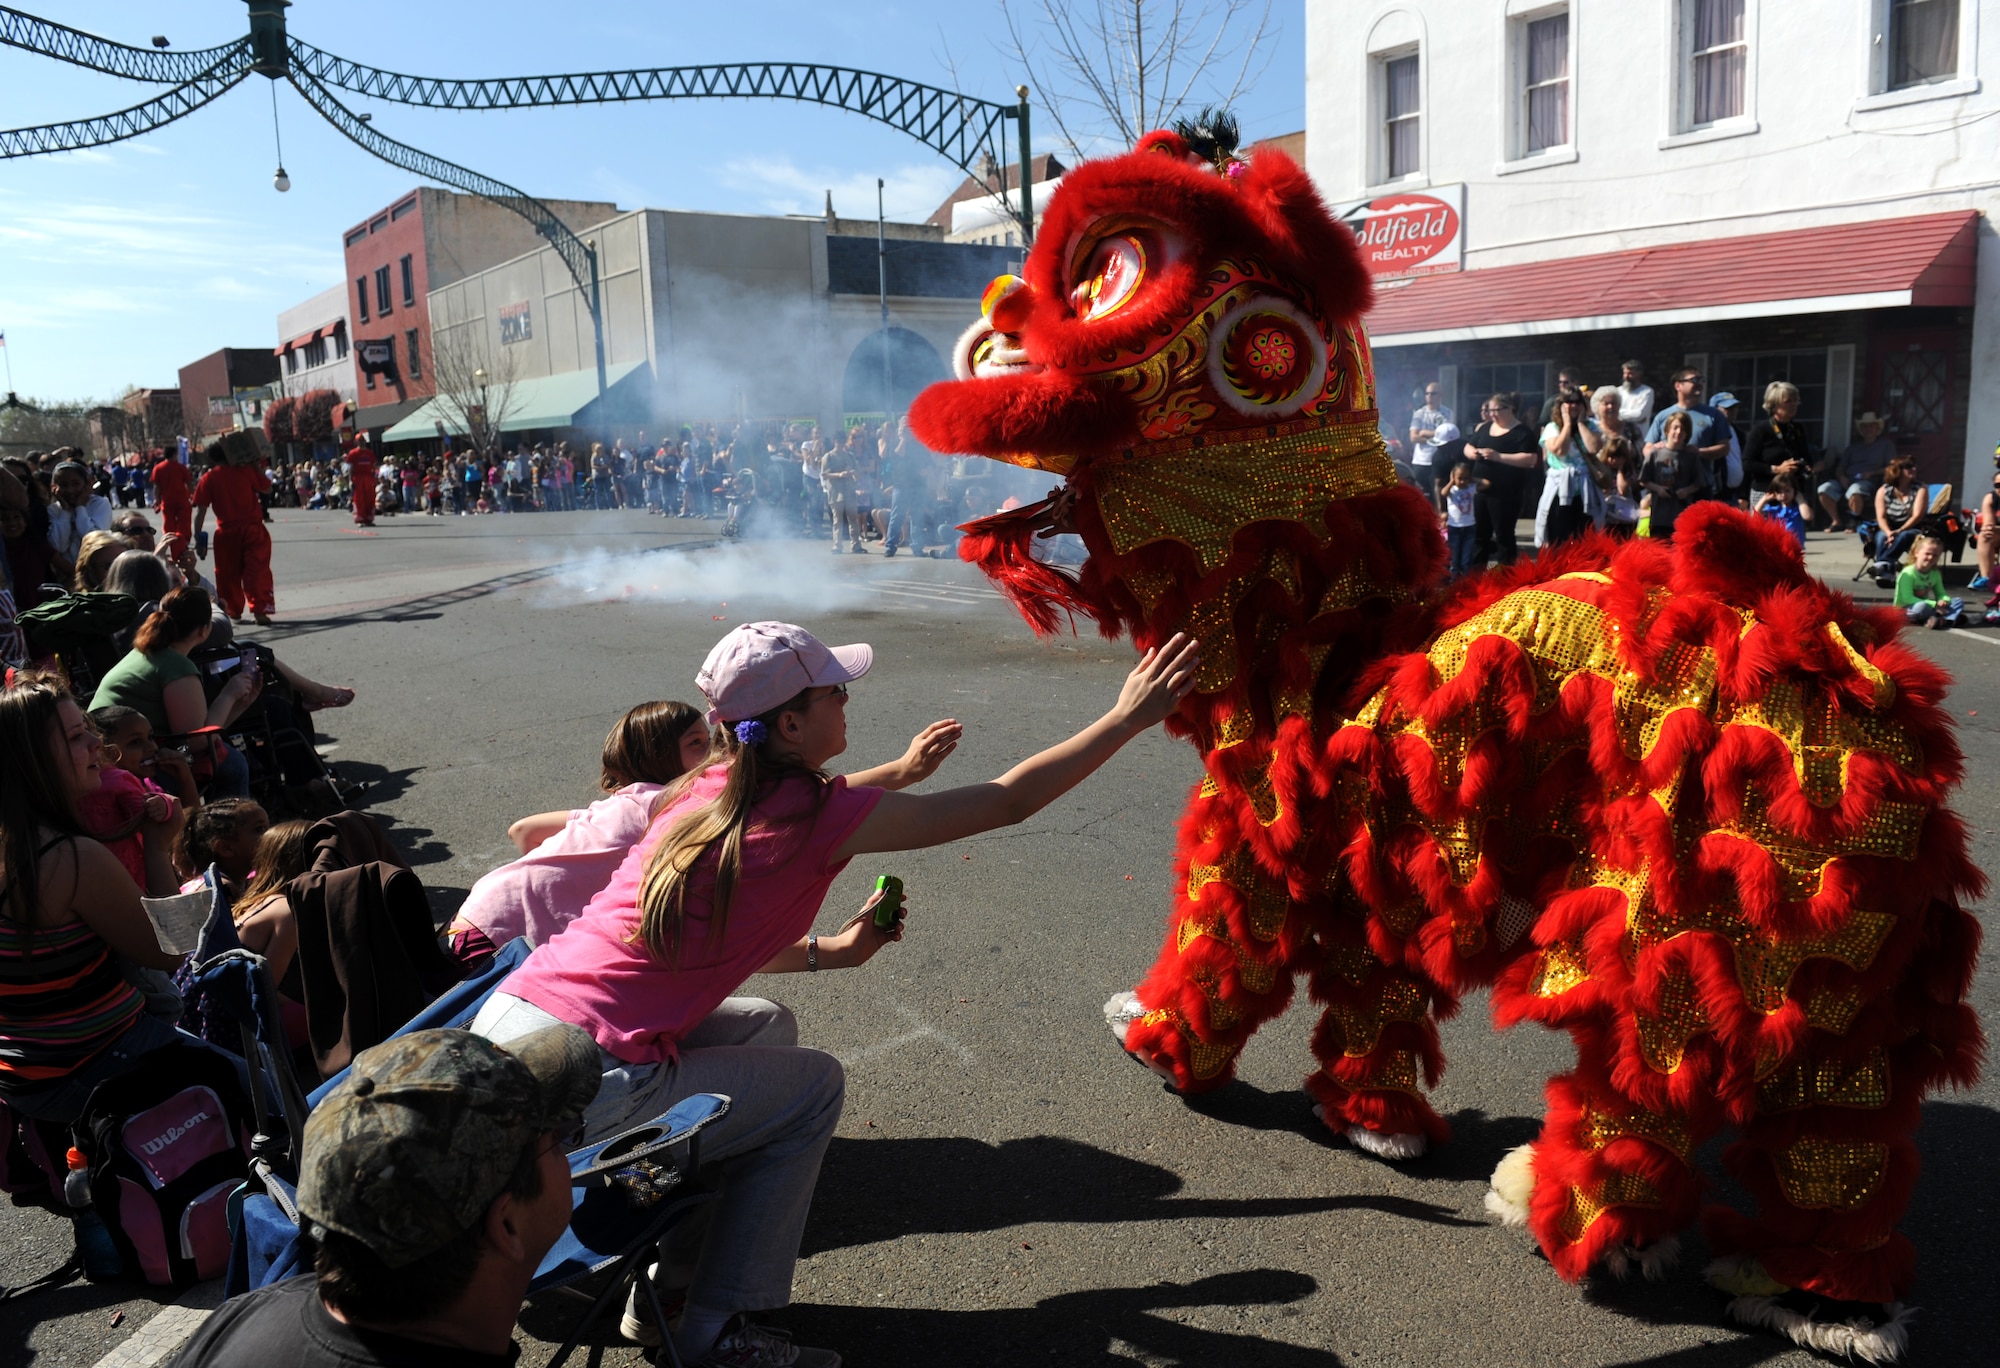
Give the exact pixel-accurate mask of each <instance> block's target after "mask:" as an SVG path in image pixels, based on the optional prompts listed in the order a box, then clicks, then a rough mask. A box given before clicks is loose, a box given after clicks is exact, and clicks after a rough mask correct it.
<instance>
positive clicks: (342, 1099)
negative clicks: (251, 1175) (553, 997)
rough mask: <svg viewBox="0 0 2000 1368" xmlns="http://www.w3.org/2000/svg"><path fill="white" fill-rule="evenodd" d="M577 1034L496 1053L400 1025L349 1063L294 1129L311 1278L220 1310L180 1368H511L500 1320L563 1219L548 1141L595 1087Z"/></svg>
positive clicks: (548, 1036)
mask: <svg viewBox="0 0 2000 1368" xmlns="http://www.w3.org/2000/svg"><path fill="white" fill-rule="evenodd" d="M601 1068H602V1066H601V1065H600V1064H599V1062H598V1054H597V1046H596V1044H595V1042H593V1041H592V1040H591V1038H590V1036H589V1035H588V1034H587V1033H585V1032H584V1031H582V1030H579V1029H578V1028H577V1027H575V1026H570V1025H556V1026H550V1027H546V1028H544V1029H543V1030H540V1031H537V1032H535V1033H533V1034H532V1035H527V1036H523V1037H521V1038H519V1039H517V1040H512V1041H509V1042H508V1043H507V1045H506V1046H505V1047H504V1048H503V1047H501V1046H498V1045H495V1044H493V1043H492V1042H491V1041H489V1040H487V1039H485V1038H484V1037H482V1036H476V1035H473V1034H472V1033H471V1032H469V1031H413V1032H411V1033H410V1034H409V1035H406V1036H399V1037H397V1038H396V1039H394V1040H390V1041H387V1042H385V1043H383V1044H381V1045H377V1046H375V1047H374V1048H372V1049H369V1050H365V1051H363V1052H362V1053H361V1054H359V1055H357V1056H356V1057H355V1060H354V1067H353V1070H352V1071H351V1072H350V1073H349V1074H348V1076H347V1078H346V1079H345V1080H344V1081H343V1082H342V1083H341V1084H340V1086H339V1087H337V1088H335V1089H334V1090H333V1091H332V1092H331V1093H329V1094H328V1095H327V1097H326V1099H325V1100H324V1101H322V1102H321V1103H320V1104H319V1106H318V1107H317V1108H316V1109H315V1110H314V1111H313V1114H312V1116H311V1117H310V1118H309V1119H308V1120H307V1122H306V1129H305V1152H304V1158H303V1161H302V1163H301V1165H300V1175H299V1188H298V1209H299V1221H300V1224H301V1226H302V1227H303V1229H304V1231H305V1233H306V1234H307V1235H308V1236H309V1237H310V1238H311V1240H312V1241H313V1243H314V1244H315V1245H316V1246H317V1252H316V1257H315V1261H314V1269H315V1271H314V1273H313V1274H311V1275H307V1276H304V1277H299V1278H293V1279H291V1280H289V1281H287V1282H281V1283H277V1284H274V1285H272V1286H270V1287H266V1288H262V1289H260V1290H259V1291H256V1292H253V1293H250V1294H249V1295H248V1296H244V1297H238V1298H236V1299H234V1300H232V1301H230V1302H229V1303H228V1304H227V1305H225V1306H224V1307H223V1308H222V1309H221V1310H220V1311H218V1312H217V1313H216V1314H215V1315H213V1316H211V1317H210V1318H209V1320H208V1321H207V1323H206V1324H204V1325H203V1327H202V1328H201V1330H200V1331H199V1332H198V1333H197V1334H196V1336H195V1337H194V1339H192V1340H191V1341H189V1343H188V1345H187V1347H186V1349H185V1350H183V1352H182V1354H181V1357H180V1358H179V1359H177V1360H176V1364H177V1365H179V1366H180V1368H229V1366H230V1365H236V1364H243V1365H251V1364H257V1365H263V1364H270V1363H279V1362H282V1363H286V1364H298V1365H304V1366H305V1368H320V1365H334V1364H339V1365H342V1366H343V1368H355V1365H361V1364H384V1365H396V1366H397V1368H402V1365H408V1366H409V1368H437V1364H438V1363H439V1362H440V1359H439V1355H438V1349H439V1347H440V1346H445V1347H449V1348H451V1349H455V1350H458V1351H460V1352H459V1353H457V1354H453V1355H449V1356H448V1357H449V1359H450V1361H451V1362H452V1363H453V1364H454V1365H457V1364H461V1363H462V1364H464V1365H467V1366H468V1368H471V1366H472V1365H481V1364H485V1363H488V1362H490V1363H492V1364H495V1365H501V1364H508V1363H511V1362H512V1359H513V1356H514V1345H513V1330H514V1319H515V1317H516V1316H517V1315H518V1314H519V1312H520V1307H521V1299H522V1297H523V1296H524V1295H525V1294H526V1291H527V1287H528V1283H529V1282H530V1281H531V1280H532V1279H533V1277H534V1273H535V1269H536V1267H537V1266H538V1265H539V1264H540V1263H541V1259H542V1256H543V1255H544V1254H546V1253H547V1252H548V1251H549V1248H550V1246H552V1245H553V1244H554V1243H555V1241H556V1238H557V1237H558V1236H559V1235H561V1234H562V1231H563V1229H564V1227H565V1226H567V1225H568V1224H569V1216H570V1189H569V1164H568V1160H567V1159H566V1158H565V1157H564V1154H563V1141H564V1140H565V1138H566V1137H568V1136H569V1135H570V1134H571V1133H572V1132H573V1131H574V1130H575V1129H576V1128H577V1127H578V1125H579V1124H580V1121H581V1118H582V1115H583V1109H584V1108H585V1107H586V1106H587V1105H588V1104H589V1103H590V1101H591V1099H592V1098H594V1097H595V1096H596V1095H597V1087H598V1083H599V1081H600V1079H601V1077H602V1074H601Z"/></svg>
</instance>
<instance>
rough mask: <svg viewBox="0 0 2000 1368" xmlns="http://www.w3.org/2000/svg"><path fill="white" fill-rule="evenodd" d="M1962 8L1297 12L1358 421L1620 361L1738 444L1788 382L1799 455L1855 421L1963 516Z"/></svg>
mask: <svg viewBox="0 0 2000 1368" xmlns="http://www.w3.org/2000/svg"><path fill="white" fill-rule="evenodd" d="M1985 8H1986V10H1987V12H1986V13H1985V14H1984V15H1982V14H1981V9H1982V0H1812V3H1805V0H1308V3H1307V6H1306V19H1307V68H1306V71H1307V75H1306V92H1307V147H1308V149H1309V154H1308V169H1309V170H1310V171H1311V172H1312V174H1313V176H1314V178H1315V179H1316V180H1317V181H1318V182H1319V185H1320V188H1321V189H1322V191H1323V192H1324V193H1325V194H1326V195H1327V197H1328V198H1329V199H1330V200H1335V201H1341V202H1343V203H1345V204H1347V205H1349V206H1351V207H1352V211H1353V215H1354V220H1353V221H1355V222H1357V224H1358V225H1359V224H1360V222H1361V220H1363V219H1369V218H1375V219H1379V220H1380V222H1379V223H1375V224H1373V226H1372V228H1371V229H1370V231H1369V233H1368V236H1367V239H1366V240H1367V241H1369V242H1370V243H1371V244H1379V245H1377V246H1375V247H1373V248H1372V250H1373V251H1374V253H1375V255H1376V256H1377V257H1378V258H1379V260H1378V262H1377V263H1376V265H1375V269H1376V270H1377V272H1378V275H1377V285H1378V291H1377V293H1378V301H1377V304H1376V307H1375V309H1374V311H1373V312H1372V313H1371V315H1370V317H1369V319H1368V324H1369V330H1370V338H1371V341H1372V342H1373V344H1374V347H1375V348H1376V365H1377V371H1378V379H1379V381H1380V385H1379V390H1380V394H1381V404H1382V408H1383V410H1384V425H1385V427H1387V428H1390V429H1391V430H1394V429H1395V428H1396V426H1397V424H1398V423H1399V422H1401V421H1402V420H1403V419H1404V418H1405V417H1406V416H1407V411H1408V409H1409V408H1410V407H1411V406H1412V403H1413V402H1418V401H1417V400H1416V399H1415V398H1414V396H1416V395H1418V394H1420V392H1421V388H1422V385H1423V384H1424V382H1426V381H1428V380H1441V381H1443V382H1444V383H1445V388H1446V390H1447V393H1448V394H1450V395H1452V396H1453V398H1454V399H1455V402H1456V407H1457V408H1458V410H1459V412H1460V413H1461V414H1466V415H1468V416H1469V413H1470V411H1473V410H1476V408H1477V406H1478V403H1479V401H1480V400H1481V399H1483V398H1484V397H1485V396H1486V394H1488V393H1491V392H1494V391H1496V390H1511V391H1517V392H1520V393H1521V394H1522V395H1523V396H1524V398H1526V399H1527V400H1528V401H1530V402H1531V403H1533V404H1534V405H1535V406H1536V407H1537V408H1539V404H1540V402H1541V399H1542V397H1543V396H1544V395H1546V394H1548V393H1549V392H1550V390H1551V387H1552V385H1553V382H1554V374H1555V371H1556V369H1557V367H1558V366H1560V365H1563V364H1566V363H1567V364H1571V365H1573V366H1575V367H1576V369H1577V370H1578V372H1579V373H1580V375H1581V376H1582V378H1583V379H1584V380H1585V381H1586V382H1587V383H1590V384H1606V383H1608V384H1616V383H1617V381H1618V375H1619V365H1620V363H1621V362H1622V361H1624V360H1627V359H1637V360H1641V361H1643V362H1644V363H1645V366H1646V370H1647V379H1648V381H1649V382H1650V383H1651V384H1652V385H1653V386H1654V388H1655V389H1656V390H1657V391H1658V392H1659V393H1660V396H1661V398H1660V400H1659V402H1660V404H1661V405H1662V406H1664V405H1666V404H1670V403H1671V402H1672V401H1673V400H1672V390H1671V387H1670V385H1669V383H1668V381H1669V377H1670V375H1671V373H1672V372H1673V371H1674V370H1676V369H1679V368H1680V367H1682V366H1691V367H1694V368H1696V369H1699V370H1701V371H1702V372H1703V373H1704V376H1705V378H1706V381H1707V385H1708V390H1709V392H1710V393H1713V392H1715V391H1716V390H1718V389H1724V388H1727V389H1730V390H1732V391H1733V392H1734V393H1736V395H1737V396H1738V398H1739V399H1742V400H1745V401H1746V403H1745V404H1744V406H1743V407H1742V408H1739V409H1738V411H1737V416H1738V417H1739V418H1740V419H1742V420H1744V421H1746V422H1747V421H1753V420H1754V419H1755V418H1756V417H1757V416H1758V413H1759V404H1760V402H1761V399H1762V394H1763V389H1764V386H1765V385H1766V384H1767V383H1768V382H1769V381H1771V380H1775V379H1787V380H1791V381H1793V382H1794V383H1796V384H1798V385H1800V387H1801V389H1802V390H1804V391H1805V396H1806V404H1805V408H1804V411H1803V413H1802V417H1804V418H1805V419H1806V421H1807V425H1808V430H1809V431H1810V432H1811V433H1812V435H1813V438H1814V440H1815V441H1816V442H1818V443H1821V444H1823V445H1825V446H1827V447H1828V448H1830V449H1836V450H1837V449H1839V448H1841V447H1844V446H1846V445H1847V444H1848V442H1849V441H1850V440H1851V435H1852V423H1853V418H1854V416H1855V415H1856V414H1858V413H1860V412H1862V411H1864V410H1874V411H1876V412H1878V413H1881V414H1883V415H1884V416H1885V417H1886V418H1887V419H1888V420H1889V424H1890V433H1891V435H1892V436H1893V437H1894V439H1895V441H1896V443H1897V446H1898V448H1899V449H1900V450H1904V451H1908V452H1909V453H1911V454H1912V455H1914V456H1916V457H1917V459H1918V462H1919V470H1920V474H1921V476H1922V478H1924V479H1926V480H1929V481H1934V482H1941V481H1951V482H1953V483H1954V484H1955V485H1956V487H1957V489H1958V491H1959V494H1960V501H1961V502H1967V503H1970V502H1973V501H1975V500H1976V497H1977V495H1978V493H1979V491H1981V490H1982V489H1984V488H1985V487H1986V483H1987V481H1988V480H1989V479H1990V478H1991V474H1992V470H1993V452H1994V447H1995V443H1996V440H2000V239H1996V236H1995V230H1994V216H1995V213H1996V211H2000V94H1996V92H1995V90H1994V88H1993V83H1994V81H1995V79H1996V77H2000V8H1995V7H1993V6H1992V5H1991V0H1985ZM1454 215H1455V217H1454ZM1447 230H1449V231H1447ZM1426 233H1428V234H1429V235H1430V236H1429V237H1426V236H1424V235H1425V234H1426ZM1398 239H1402V240H1403V241H1402V242H1401V244H1400V245H1398V242H1397V240H1398ZM1433 240H1434V243H1435V250H1433Z"/></svg>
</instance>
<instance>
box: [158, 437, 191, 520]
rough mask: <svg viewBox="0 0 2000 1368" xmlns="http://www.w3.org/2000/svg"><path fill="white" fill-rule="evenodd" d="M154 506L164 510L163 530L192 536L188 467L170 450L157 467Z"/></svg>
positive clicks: (161, 513) (162, 518) (161, 514)
mask: <svg viewBox="0 0 2000 1368" xmlns="http://www.w3.org/2000/svg"><path fill="white" fill-rule="evenodd" d="M153 507H154V508H157V509H158V510H159V511H160V530H161V531H162V532H164V533H166V535H168V536H170V537H179V538H180V539H181V540H182V541H186V540H187V538H188V532H189V528H188V507H189V505H188V471H187V467H186V466H184V465H182V464H181V463H180V458H179V457H177V456H175V455H174V454H173V453H172V452H168V453H167V454H166V455H165V457H163V458H162V459H161V460H160V461H159V463H158V464H156V465H155V466H154V467H153Z"/></svg>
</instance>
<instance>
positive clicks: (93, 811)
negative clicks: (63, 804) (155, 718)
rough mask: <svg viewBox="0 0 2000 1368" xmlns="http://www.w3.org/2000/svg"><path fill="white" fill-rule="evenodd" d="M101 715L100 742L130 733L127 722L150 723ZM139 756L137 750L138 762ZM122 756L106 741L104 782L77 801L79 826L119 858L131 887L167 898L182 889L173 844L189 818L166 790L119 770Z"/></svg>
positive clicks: (93, 720) (120, 713) (125, 715)
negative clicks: (112, 735) (109, 736)
mask: <svg viewBox="0 0 2000 1368" xmlns="http://www.w3.org/2000/svg"><path fill="white" fill-rule="evenodd" d="M100 712H101V713H102V716H100V715H99V713H92V714H91V717H90V724H91V726H92V727H94V728H95V729H96V730H97V733H98V735H99V737H100V738H103V737H105V736H106V732H107V731H108V730H114V729H115V730H119V731H123V732H130V731H131V730H132V727H131V725H130V723H129V722H128V721H127V719H136V721H137V723H138V725H139V726H141V727H144V726H145V724H146V719H145V718H144V717H142V716H140V714H138V713H136V712H133V711H132V710H131V709H130V708H104V709H101V710H100ZM148 732H149V734H150V729H148ZM138 753H139V748H138V747H137V746H134V747H133V754H134V756H135V757H136V756H137V754H138ZM121 754H122V752H120V751H118V750H117V749H116V748H115V747H113V746H112V745H110V744H109V742H108V739H107V740H106V744H105V746H104V759H105V763H104V765H103V766H102V767H101V768H100V769H99V771H98V773H99V778H100V779H101V780H102V782H101V783H100V784H99V785H98V786H97V788H96V790H95V791H94V792H91V793H88V794H85V795H84V796H83V797H82V798H81V799H79V800H78V802H77V811H76V815H77V821H78V823H79V824H80V825H81V826H82V828H83V830H84V833H85V834H86V835H88V836H90V837H91V838H92V839H93V840H96V841H99V842H101V843H103V845H104V847H105V849H107V850H109V851H110V852H111V853H112V854H113V855H116V856H117V857H118V863H120V864H122V865H124V866H125V872H126V873H127V874H130V875H131V876H132V882H133V883H135V884H137V885H138V886H139V888H140V889H141V890H142V891H143V892H144V893H146V895H147V896H149V897H155V898H163V897H167V896H169V895H171V894H173V893H175V892H177V891H179V888H180V879H179V878H177V877H176V876H175V874H174V860H173V850H174V838H175V837H176V836H178V835H179V834H180V831H181V827H182V825H183V824H184V823H185V822H186V820H187V817H186V814H185V812H183V811H182V810H181V806H180V804H179V803H177V802H176V801H175V799H174V798H173V796H172V795H170V794H169V793H167V791H166V790H164V789H162V788H161V787H160V786H159V785H158V784H156V783H151V782H149V781H147V780H146V779H142V778H141V777H140V776H139V775H138V774H137V773H135V772H134V771H133V770H129V769H127V768H125V767H124V766H123V765H121V764H119V763H118V761H119V758H120V756H121Z"/></svg>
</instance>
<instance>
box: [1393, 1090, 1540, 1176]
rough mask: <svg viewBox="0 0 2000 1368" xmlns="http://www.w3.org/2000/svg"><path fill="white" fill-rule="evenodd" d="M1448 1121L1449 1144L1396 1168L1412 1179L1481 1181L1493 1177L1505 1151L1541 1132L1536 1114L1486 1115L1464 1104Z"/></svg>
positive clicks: (1435, 1147)
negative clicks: (1449, 1124)
mask: <svg viewBox="0 0 2000 1368" xmlns="http://www.w3.org/2000/svg"><path fill="white" fill-rule="evenodd" d="M1445 1120H1447V1121H1449V1122H1450V1123H1451V1143H1450V1144H1448V1145H1435V1146H1433V1147H1432V1148H1431V1149H1430V1151H1429V1152H1428V1153H1426V1154H1425V1155H1424V1157H1423V1158H1421V1159H1415V1160H1412V1161H1411V1162H1409V1163H1407V1164H1397V1165H1396V1168H1397V1169H1398V1170H1400V1171H1402V1172H1405V1173H1408V1174H1409V1175H1410V1176H1411V1177H1413V1178H1437V1179H1442V1180H1444V1181H1445V1182H1450V1183H1468V1182H1475V1181H1476V1182H1484V1181H1486V1180H1487V1179H1488V1178H1491V1177H1492V1176H1493V1170H1494V1169H1495V1168H1496V1167H1498V1166H1499V1163H1500V1161H1501V1160H1502V1159H1504V1158H1506V1157H1507V1152H1508V1151H1509V1150H1511V1149H1514V1148H1515V1147H1516V1146H1519V1145H1525V1144H1527V1143H1528V1142H1529V1141H1530V1140H1533V1139H1534V1138H1535V1137H1536V1136H1537V1135H1539V1134H1541V1130H1542V1122H1541V1118H1540V1117H1536V1116H1488V1115H1487V1114H1486V1113H1485V1112H1483V1111H1481V1110H1479V1109H1478V1108H1477V1107H1466V1108H1464V1109H1463V1110H1461V1111H1455V1112H1452V1113H1451V1114H1450V1115H1448V1116H1446V1117H1445Z"/></svg>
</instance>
